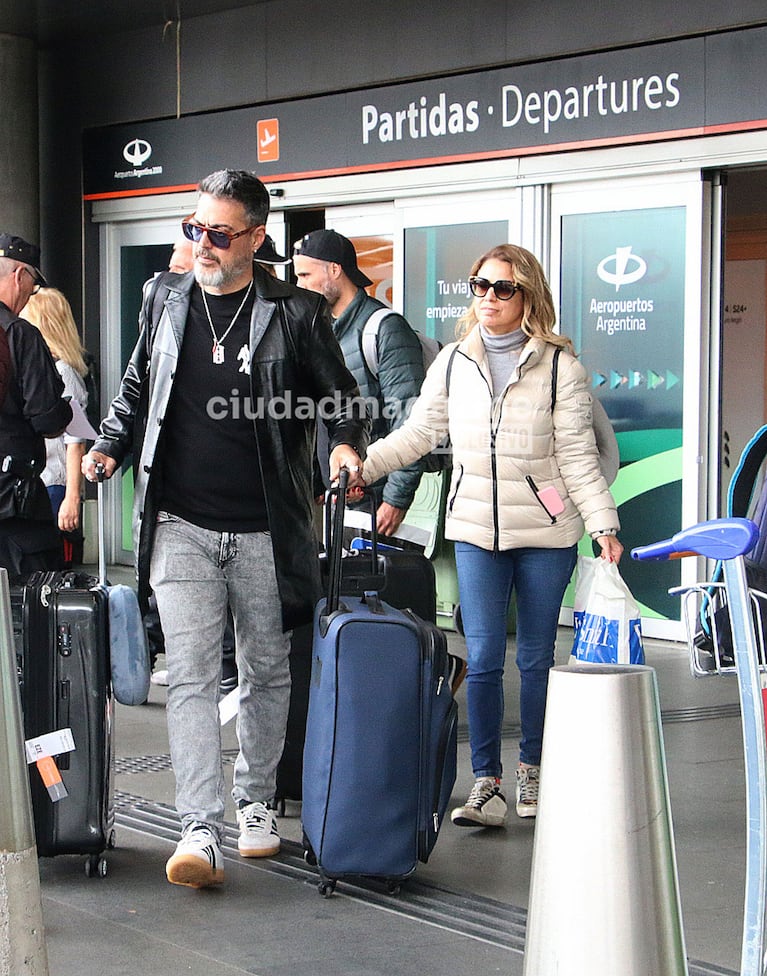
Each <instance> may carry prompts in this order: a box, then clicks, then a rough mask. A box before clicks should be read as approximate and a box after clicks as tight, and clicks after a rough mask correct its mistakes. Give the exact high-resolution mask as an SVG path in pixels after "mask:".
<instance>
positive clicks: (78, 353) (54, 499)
mask: <svg viewBox="0 0 767 976" xmlns="http://www.w3.org/2000/svg"><path fill="white" fill-rule="evenodd" d="M22 314H23V316H24V318H25V319H27V320H28V321H29V322H31V323H32V325H34V326H36V327H37V328H38V329H39V330H40V332H41V333H42V336H43V338H44V339H45V342H46V345H47V346H48V349H49V350H50V352H51V355H52V356H53V358H54V360H55V362H56V369H57V370H58V371H59V373H60V375H61V378H62V380H63V381H64V396H68V397H72V398H73V399H75V400H77V402H78V403H79V404H80V406H81V407H82V408H83V410H85V408H86V406H87V404H88V393H87V391H86V389H85V383H84V382H83V378H84V377H85V375H86V374H87V372H88V367H87V366H86V364H85V358H84V354H85V349H84V348H83V345H82V342H81V341H80V336H79V334H78V332H77V326H76V325H75V320H74V317H73V315H72V308H71V306H70V304H69V302H68V301H67V299H66V298H65V297H64V295H62V293H61V292H60V291H59V290H58V288H41V289H40V291H38V292H37V294H36V295H32V296H31V297H30V299H29V301H28V302H27V304H26V306H25V308H24V311H23V313H22ZM85 446H86V445H85V441H83V440H79V439H78V438H76V437H71V436H70V435H69V434H62V435H61V437H53V438H47V439H46V441H45V448H46V465H45V470H44V471H43V473H42V475H41V477H42V479H43V483H44V484H45V486H46V488H47V489H48V494H49V496H50V499H51V508H52V509H53V515H54V518H55V519H56V520H57V522H58V526H59V530H60V531H61V532H73V531H75V530H76V529H78V528H79V527H80V501H81V495H82V474H81V471H80V465H81V462H82V459H83V455H84V454H85Z"/></svg>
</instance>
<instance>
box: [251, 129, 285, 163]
mask: <svg viewBox="0 0 767 976" xmlns="http://www.w3.org/2000/svg"><path fill="white" fill-rule="evenodd" d="M256 139H257V141H258V161H259V163H276V162H277V160H278V159H279V158H280V121H279V119H259V120H258V122H257V123H256Z"/></svg>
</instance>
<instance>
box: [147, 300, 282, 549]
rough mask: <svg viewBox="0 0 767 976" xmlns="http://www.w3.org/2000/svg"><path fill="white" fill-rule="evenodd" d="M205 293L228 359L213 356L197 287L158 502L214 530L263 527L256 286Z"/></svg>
mask: <svg viewBox="0 0 767 976" xmlns="http://www.w3.org/2000/svg"><path fill="white" fill-rule="evenodd" d="M246 294H247V298H246ZM206 298H207V304H208V309H209V311H210V317H211V319H212V322H213V328H214V330H215V333H216V336H217V337H218V338H219V340H220V341H219V343H218V345H219V347H221V346H223V355H221V350H220V348H219V354H218V359H223V362H215V361H214V349H213V347H214V340H213V334H212V332H211V327H210V324H209V322H208V316H207V314H206V311H205V305H204V304H203V299H202V291H201V289H200V288H199V287H195V288H194V289H193V290H192V296H191V303H190V306H189V314H188V317H187V322H186V329H185V331H184V341H183V343H182V346H181V351H180V354H179V361H178V366H177V368H176V378H175V381H174V384H173V392H172V395H171V399H170V403H169V405H168V410H167V413H166V415H165V421H164V423H163V448H162V483H163V490H162V495H161V500H160V507H161V509H163V510H165V511H168V512H171V513H173V514H174V515H179V516H180V517H181V518H183V519H186V520H187V521H188V522H192V523H193V524H194V525H199V526H201V527H202V528H204V529H212V530H213V531H216V532H263V531H265V530H266V529H267V528H268V519H267V511H266V501H265V498H264V489H263V482H262V478H261V469H260V466H259V463H258V452H257V450H256V438H255V432H254V429H253V418H252V410H251V408H250V352H249V347H248V336H249V332H250V318H251V312H252V309H253V290H252V288H251V290H250V292H248V291H247V289H245V288H243V289H242V290H241V291H238V292H233V293H232V294H229V295H210V294H207V293H206ZM243 299H245V302H244V304H243ZM238 309H239V313H238ZM235 314H236V316H237V317H236V319H235V320H234V324H233V325H232V327H231V329H230V328H229V326H230V323H232V319H233V318H234V316H235Z"/></svg>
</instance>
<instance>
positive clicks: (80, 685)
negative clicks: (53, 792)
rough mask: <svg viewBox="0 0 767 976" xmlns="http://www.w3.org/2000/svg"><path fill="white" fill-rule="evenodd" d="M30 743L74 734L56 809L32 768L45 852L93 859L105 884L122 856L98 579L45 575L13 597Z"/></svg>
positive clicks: (91, 870) (62, 761)
mask: <svg viewBox="0 0 767 976" xmlns="http://www.w3.org/2000/svg"><path fill="white" fill-rule="evenodd" d="M11 612H12V617H13V634H14V642H15V648H16V655H17V661H18V669H19V683H20V690H21V704H22V710H23V713H24V735H25V737H26V738H27V739H31V738H36V737H37V736H40V735H44V734H46V733H48V732H55V731H58V730H59V729H64V728H70V729H71V730H72V737H73V739H74V743H75V749H74V751H72V752H67V753H63V754H62V755H60V756H56V757H55V760H56V764H57V766H58V768H59V771H60V773H61V778H62V780H63V783H64V786H65V787H66V790H67V796H65V797H63V798H62V799H60V800H58V801H56V802H53V801H52V800H51V798H50V796H49V795H48V791H47V789H46V787H45V786H44V785H43V782H42V780H41V778H40V775H39V773H38V771H37V768H36V767H35V765H34V764H31V765H30V767H29V775H30V787H31V793H32V810H33V814H34V821H35V837H36V842H37V852H38V854H39V855H41V856H43V857H52V856H54V855H56V854H85V855H87V861H86V865H85V870H86V874H88V875H89V876H90V875H101V876H103V875H105V874H106V860H105V858H104V857H103V854H104V851H105V850H106V849H107V848H110V847H113V846H114V809H113V766H114V753H113V727H114V724H113V716H114V704H113V699H112V694H111V685H110V675H109V651H108V620H107V613H108V597H107V593H106V591H105V590H104V588H103V587H100V586H99V585H98V580H97V579H96V578H95V577H93V576H88V575H86V574H83V573H75V572H37V573H32V574H31V575H30V576H29V577H28V578H27V580H26V581H25V582H24V583H22V584H19V585H15V586H12V587H11Z"/></svg>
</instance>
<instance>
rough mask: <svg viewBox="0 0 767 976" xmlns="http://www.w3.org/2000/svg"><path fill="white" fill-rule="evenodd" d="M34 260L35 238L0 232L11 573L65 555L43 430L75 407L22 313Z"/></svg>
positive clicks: (0, 452) (4, 558) (5, 513)
mask: <svg viewBox="0 0 767 976" xmlns="http://www.w3.org/2000/svg"><path fill="white" fill-rule="evenodd" d="M39 265H40V248H39V247H37V245H35V244H29V243H28V242H27V241H25V240H23V239H22V238H21V237H15V236H14V235H12V234H0V330H1V331H2V338H3V342H2V344H3V345H4V346H6V345H7V351H8V353H9V361H8V362H7V363H6V364H5V365H6V370H5V374H4V380H5V382H4V399H3V401H2V407H0V566H4V567H5V568H6V569H7V570H8V573H9V575H10V576H11V577H14V576H17V575H22V574H26V573H29V572H32V570H36V569H58V568H60V566H61V563H62V558H63V551H62V548H61V541H60V538H59V534H58V530H57V528H56V523H55V522H54V520H53V514H52V511H51V504H50V500H49V498H48V492H47V491H46V490H45V485H44V484H43V482H42V481H41V480H40V472H41V471H42V470H43V468H44V467H45V438H46V437H58V436H59V435H60V434H62V433H63V431H64V429H65V428H66V426H67V424H68V423H69V422H70V421H71V419H72V408H71V407H70V406H69V403H68V402H67V401H66V400H63V399H62V394H63V392H64V384H63V383H62V381H61V377H60V376H59V374H58V371H57V370H56V367H55V365H54V362H53V358H52V357H51V354H50V352H49V351H48V347H47V345H46V344H45V340H44V339H43V337H42V335H41V334H40V332H39V330H38V329H36V328H35V327H34V326H33V325H31V324H30V323H29V322H27V321H26V320H25V319H23V318H21V317H20V316H19V313H20V312H21V310H22V309H23V308H24V306H25V305H26V304H27V302H28V301H29V298H30V296H31V295H33V294H35V292H37V291H38V290H39V289H40V287H41V286H42V285H44V284H45V279H44V278H43V276H42V274H41V272H40V270H39ZM0 360H2V357H1V356H0Z"/></svg>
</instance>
